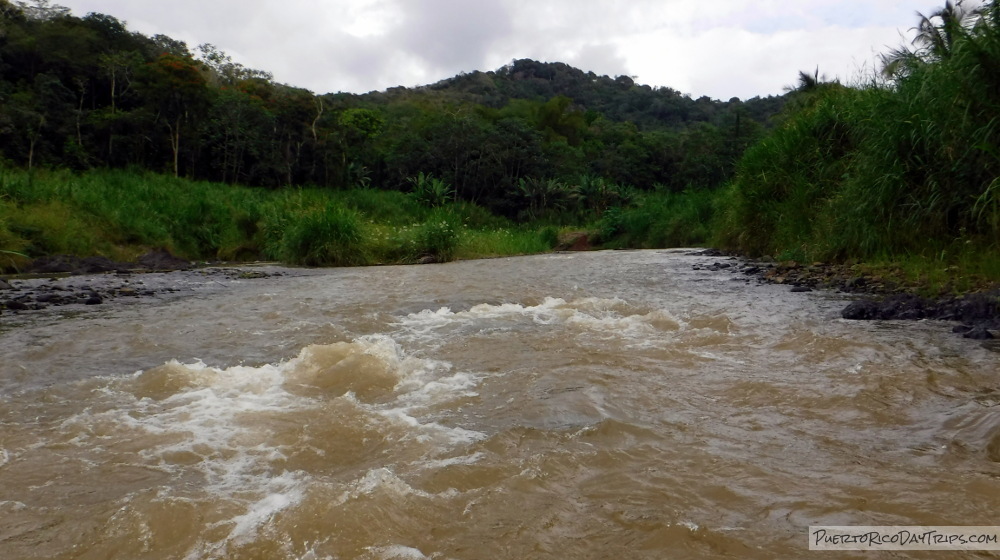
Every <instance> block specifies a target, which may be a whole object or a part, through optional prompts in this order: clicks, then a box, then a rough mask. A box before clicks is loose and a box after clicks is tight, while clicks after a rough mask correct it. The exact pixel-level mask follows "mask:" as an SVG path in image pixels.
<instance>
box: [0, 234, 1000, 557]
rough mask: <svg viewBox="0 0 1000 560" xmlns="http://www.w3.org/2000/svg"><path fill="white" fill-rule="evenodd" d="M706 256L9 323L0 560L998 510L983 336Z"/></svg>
mask: <svg viewBox="0 0 1000 560" xmlns="http://www.w3.org/2000/svg"><path fill="white" fill-rule="evenodd" d="M705 261H706V259H705V258H703V257H697V256H691V255H687V254H683V253H682V252H663V251H637V252H596V253H580V254H553V255H542V256H533V257H521V258H510V259H496V260H486V261H469V262H458V263H449V264H443V265H430V266H420V267H378V268H360V269H331V270H309V271H295V272H294V274H290V275H288V276H285V277H272V278H263V279H255V280H246V281H235V282H232V283H230V284H227V285H225V286H223V285H221V284H220V285H219V286H216V287H215V288H214V289H210V290H202V291H197V290H196V291H194V292H192V293H191V294H188V295H187V296H185V297H183V298H177V299H173V300H169V301H152V302H147V303H145V304H142V305H108V306H104V307H103V308H100V309H87V310H86V311H85V312H84V311H81V312H80V313H79V314H78V315H75V316H72V317H69V318H63V319H59V320H56V318H55V317H54V316H52V315H44V314H39V315H38V316H37V317H34V318H30V319H23V324H20V325H19V326H17V327H16V328H8V329H6V330H3V331H0V356H2V361H0V391H2V392H0V558H4V559H7V560H20V559H29V558H31V559H34V558H38V559H41V558H55V559H70V558H73V559H77V558H79V559H108V558H149V559H160V558H162V559H167V558H170V559H173V558H188V559H200V558H227V559H228V558H234V559H240V558H247V559H249V558H261V559H264V558H268V559H285V558H288V559H293V558H294V559H303V560H304V559H322V558H337V559H341V558H343V559H346V558H371V559H393V558H402V559H420V558H434V559H479V558H488V559H507V558H510V559H523V558H542V559H545V558H609V559H610V558H649V559H660V558H760V559H765V558H766V559H770V558H801V557H810V556H811V555H815V554H820V553H809V552H808V550H807V540H806V531H807V528H808V527H809V526H810V525H996V524H1000V520H998V517H997V515H998V513H997V512H1000V478H998V477H1000V463H998V461H1000V406H998V405H1000V368H998V359H997V358H998V356H1000V354H997V352H996V348H995V347H991V346H990V345H989V344H986V343H978V342H972V341H968V340H965V339H962V338H959V337H956V336H955V335H952V334H951V333H950V332H949V329H948V328H946V327H945V326H944V325H942V324H940V323H935V322H917V323H899V322H884V323H862V322H849V321H844V320H841V319H839V311H840V309H841V308H843V306H844V303H845V300H844V299H843V297H842V296H838V295H836V294H824V293H821V292H816V293H811V294H790V293H788V288H787V287H781V286H756V285H747V284H744V283H743V282H733V281H731V275H728V274H720V273H715V272H709V271H704V270H692V268H691V267H692V265H693V264H695V263H699V262H705ZM178 278H180V277H178ZM3 320H5V321H10V317H9V316H4V317H3ZM823 554H825V555H826V557H836V558H840V557H845V558H854V557H857V558H883V557H884V558H899V557H904V556H901V553H823ZM852 554H853V556H852ZM880 554H882V555H880ZM920 554H921V553H910V555H911V556H913V557H921V556H919V555H920ZM922 554H924V555H925V556H924V557H928V558H941V557H942V556H941V553H922ZM948 554H949V556H948V557H949V558H951V557H963V556H962V554H966V555H967V556H965V557H969V558H972V557H977V558H978V557H982V556H974V555H973V553H948ZM981 554H983V553H981ZM985 554H989V553H985Z"/></svg>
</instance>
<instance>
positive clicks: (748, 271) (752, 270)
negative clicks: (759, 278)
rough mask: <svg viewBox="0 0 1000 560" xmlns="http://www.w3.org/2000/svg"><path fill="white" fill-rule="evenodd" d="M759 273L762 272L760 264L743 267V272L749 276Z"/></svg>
mask: <svg viewBox="0 0 1000 560" xmlns="http://www.w3.org/2000/svg"><path fill="white" fill-rule="evenodd" d="M759 273H760V267H759V266H751V267H749V268H745V269H743V274H746V275H747V276H749V275H752V274H759Z"/></svg>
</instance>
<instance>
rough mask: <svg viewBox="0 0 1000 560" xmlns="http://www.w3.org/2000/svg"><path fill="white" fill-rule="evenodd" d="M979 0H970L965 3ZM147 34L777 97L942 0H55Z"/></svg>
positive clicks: (273, 60) (239, 55)
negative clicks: (534, 67) (521, 64)
mask: <svg viewBox="0 0 1000 560" xmlns="http://www.w3.org/2000/svg"><path fill="white" fill-rule="evenodd" d="M972 1H973V0H970V3H971V2H972ZM53 3H55V4H59V5H63V6H67V7H69V8H71V9H72V10H73V13H74V14H75V15H78V16H83V15H85V14H87V13H88V12H100V13H104V14H109V15H112V16H115V17H117V18H118V19H120V20H124V21H125V22H127V23H128V26H129V28H130V29H132V30H134V31H139V32H142V33H144V34H146V35H154V34H157V33H162V34H164V35H169V36H171V37H173V38H174V39H179V40H182V41H185V42H187V44H188V45H189V46H190V47H192V48H193V47H195V46H196V45H198V44H201V43H212V44H214V45H216V46H217V47H219V48H221V49H222V50H223V51H225V52H227V53H228V54H230V55H231V56H232V57H233V59H234V60H236V61H237V62H240V63H242V64H244V65H245V66H248V67H251V68H257V69H261V70H267V71H270V72H272V73H273V74H274V77H275V79H276V80H277V81H279V82H284V83H288V84H291V85H295V86H299V87H304V88H308V89H310V90H312V91H314V92H316V93H327V92H337V91H347V92H356V93H362V92H367V91H372V90H383V89H385V88H388V87H393V86H398V85H403V86H407V87H410V86H416V85H423V84H429V83H433V82H435V81H437V80H440V79H443V78H448V77H451V76H454V75H455V74H458V73H459V72H470V71H473V70H495V69H497V68H499V67H501V66H503V65H504V64H507V63H509V62H510V61H511V60H513V59H515V58H533V59H535V60H542V61H550V62H555V61H559V62H566V63H568V64H571V65H573V66H576V67H578V68H581V69H583V70H590V71H593V72H596V73H598V74H607V75H610V76H618V75H630V76H635V77H636V79H637V81H638V82H639V83H642V84H649V85H653V86H666V87H670V88H673V89H676V90H679V91H681V92H682V93H687V94H690V95H692V96H694V97H699V96H702V95H707V96H709V97H713V98H717V99H729V98H731V97H734V96H735V97H740V98H744V99H746V98H749V97H753V96H755V95H760V96H767V95H771V94H781V93H782V90H783V88H784V87H785V86H788V85H792V84H794V83H795V82H796V81H797V76H798V72H799V71H800V70H806V71H809V72H813V71H814V70H815V69H816V68H817V67H818V68H819V71H820V73H821V74H825V75H827V76H828V77H829V78H839V79H840V80H841V81H844V82H853V81H856V80H857V79H858V78H859V77H861V76H863V75H865V74H866V73H870V72H871V69H872V67H873V65H874V64H875V63H874V61H875V59H876V57H877V55H878V54H879V53H883V52H885V51H886V50H888V48H890V47H896V46H898V45H900V44H902V43H904V42H905V41H907V40H908V39H907V37H908V36H909V35H910V31H909V29H910V28H912V27H913V26H914V24H915V23H916V15H915V13H916V12H917V11H919V12H922V13H925V14H930V13H931V12H933V11H934V10H935V9H936V8H937V7H939V6H940V5H942V4H943V0H910V1H897V0H475V1H473V0H280V1H275V0H54V2H53Z"/></svg>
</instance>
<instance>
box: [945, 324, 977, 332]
mask: <svg viewBox="0 0 1000 560" xmlns="http://www.w3.org/2000/svg"><path fill="white" fill-rule="evenodd" d="M974 328H975V327H973V326H970V325H955V326H954V327H952V329H951V332H953V333H955V334H965V333H967V332H969V331H971V330H972V329H974Z"/></svg>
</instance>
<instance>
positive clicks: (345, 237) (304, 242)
mask: <svg viewBox="0 0 1000 560" xmlns="http://www.w3.org/2000/svg"><path fill="white" fill-rule="evenodd" d="M286 223H287V227H286V228H285V230H284V233H283V235H282V238H281V257H282V260H284V261H287V262H290V263H295V264H303V265H307V266H356V265H362V264H367V262H368V257H367V251H366V249H365V246H364V236H363V234H362V229H361V223H362V220H361V217H360V216H359V215H358V213H357V212H355V211H354V210H351V209H348V208H344V207H341V206H336V205H334V204H332V203H330V204H327V205H326V206H324V207H320V208H314V209H311V210H308V211H306V212H304V213H303V214H301V215H299V216H296V217H295V219H294V220H291V221H289V222H286Z"/></svg>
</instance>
